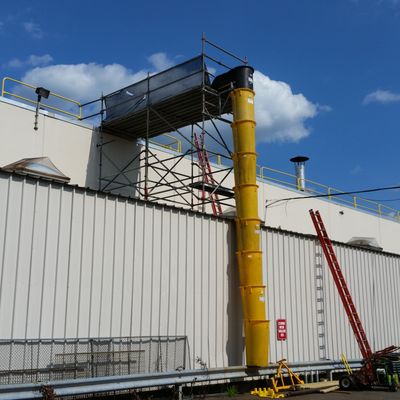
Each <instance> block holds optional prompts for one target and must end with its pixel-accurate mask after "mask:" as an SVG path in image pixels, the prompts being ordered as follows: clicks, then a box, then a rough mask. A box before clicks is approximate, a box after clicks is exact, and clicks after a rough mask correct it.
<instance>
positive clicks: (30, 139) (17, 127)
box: [0, 98, 400, 254]
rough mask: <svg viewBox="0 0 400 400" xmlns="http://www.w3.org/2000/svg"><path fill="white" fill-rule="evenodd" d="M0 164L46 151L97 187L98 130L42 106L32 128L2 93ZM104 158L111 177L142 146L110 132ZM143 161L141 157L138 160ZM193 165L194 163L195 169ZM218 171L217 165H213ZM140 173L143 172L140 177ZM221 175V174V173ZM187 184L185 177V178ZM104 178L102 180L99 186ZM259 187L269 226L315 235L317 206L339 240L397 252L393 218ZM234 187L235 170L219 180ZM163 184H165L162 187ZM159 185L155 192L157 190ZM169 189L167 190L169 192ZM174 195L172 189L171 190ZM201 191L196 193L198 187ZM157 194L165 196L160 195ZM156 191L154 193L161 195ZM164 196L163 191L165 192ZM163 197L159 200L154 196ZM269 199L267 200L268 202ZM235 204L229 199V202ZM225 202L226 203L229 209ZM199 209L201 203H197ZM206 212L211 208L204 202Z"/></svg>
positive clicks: (183, 200) (75, 180)
mask: <svg viewBox="0 0 400 400" xmlns="http://www.w3.org/2000/svg"><path fill="white" fill-rule="evenodd" d="M0 120H1V121H2V124H1V127H0V138H1V139H2V146H0V166H4V165H6V164H8V163H11V162H14V161H17V160H19V159H21V158H25V157H37V156H48V157H49V158H50V159H51V160H52V161H53V162H54V164H55V165H56V166H57V167H58V168H59V169H60V170H61V171H62V172H63V173H65V174H66V175H67V176H69V177H70V178H71V184H77V185H79V186H83V187H90V188H94V189H98V187H99V182H98V178H99V163H100V160H99V148H98V144H99V139H100V138H99V134H98V133H97V132H96V131H94V130H93V128H92V127H91V126H89V125H85V124H82V123H77V122H72V121H70V120H65V119H62V118H60V117H59V116H56V115H54V114H52V113H48V112H45V111H42V112H41V114H40V118H39V130H38V131H36V132H35V131H34V130H33V120H34V112H33V109H32V107H28V106H25V105H21V104H20V103H16V102H13V101H10V100H6V99H1V98H0ZM104 142H105V143H107V144H106V145H104V147H103V150H104V151H103V159H102V169H103V171H102V175H103V176H109V178H110V179H111V177H112V176H113V175H114V174H115V173H116V172H117V171H118V169H121V168H122V167H123V166H125V165H126V164H127V163H128V162H129V161H130V160H132V159H133V158H134V157H135V155H137V154H138V153H139V152H140V151H141V150H142V146H141V145H140V144H137V143H135V142H130V141H127V140H123V139H120V138H118V137H114V136H108V135H105V136H104ZM152 151H153V152H154V153H155V154H156V156H157V157H158V158H159V159H160V160H166V159H168V158H170V157H171V155H176V153H174V154H171V152H168V151H165V150H163V149H162V148H161V147H156V146H153V147H152ZM175 162H176V161H175V160H173V161H171V160H170V161H165V166H168V167H171V166H172V165H173V164H174V163H175ZM138 165H139V162H138V161H136V162H135V163H133V164H132V165H131V167H132V168H130V169H131V172H128V173H127V174H126V177H123V176H121V177H119V178H118V179H119V182H113V183H112V184H111V185H110V186H108V187H107V190H110V189H113V188H117V187H118V186H121V185H120V183H122V184H126V183H128V182H129V180H131V181H133V182H136V181H140V180H141V179H143V178H144V177H143V170H142V171H141V172H138V170H137V169H136V170H135V168H137V167H138ZM142 165H143V162H142ZM191 168H192V166H191V160H190V158H186V159H183V160H182V161H181V162H180V163H179V164H178V165H177V167H176V168H175V172H176V173H183V174H186V175H188V174H190V171H191ZM196 169H197V168H195V170H196ZM213 170H214V171H216V170H218V166H215V165H214V166H213ZM140 173H141V174H142V176H140ZM164 173H165V172H163V171H161V170H158V171H156V170H154V169H150V171H149V179H150V180H153V181H154V182H157V181H159V180H160V179H161V177H162V176H163V175H164ZM222 175H223V174H222ZM165 179H166V180H168V181H172V180H176V179H177V177H176V176H174V175H173V174H169V175H167V176H166V177H164V180H165ZM187 183H189V182H187ZM104 184H106V183H105V182H103V187H104ZM258 184H259V187H260V190H259V215H260V218H261V219H262V220H263V221H265V224H266V225H268V226H271V227H276V228H279V227H280V228H282V229H285V230H289V231H294V232H299V233H305V234H314V233H315V232H314V227H313V226H312V223H311V220H310V217H309V214H308V210H309V209H310V208H314V209H318V210H320V211H321V214H322V216H323V218H324V220H325V222H326V226H327V229H328V233H329V234H330V236H331V238H332V239H334V240H337V241H342V242H347V241H348V240H350V239H351V238H352V237H373V238H375V239H376V240H377V242H378V244H379V245H380V246H381V247H383V249H384V250H385V251H388V252H393V253H397V254H400V241H399V240H398V237H400V223H399V222H396V221H394V220H390V219H387V218H385V217H383V216H382V217H380V216H379V215H377V214H371V213H368V212H366V211H363V210H361V209H355V208H354V207H352V206H351V205H346V204H338V203H337V202H335V201H334V200H326V199H306V200H295V201H289V202H280V203H277V204H274V205H271V206H268V207H265V206H266V204H271V202H272V201H274V200H276V199H283V198H288V197H297V196H303V195H304V192H300V191H297V190H293V189H290V188H289V187H283V186H279V185H278V184H276V183H274V182H271V181H267V180H259V181H258ZM223 185H224V186H226V187H232V186H233V185H234V182H233V174H231V175H230V176H228V178H227V179H226V180H225V181H224V183H223ZM164 188H165V187H164ZM162 190H163V186H160V187H159V188H158V189H156V190H155V192H161V191H162ZM115 192H116V193H122V194H125V195H130V196H137V195H138V192H137V191H136V190H135V189H131V188H120V189H117V190H115ZM170 194H171V193H168V195H170ZM172 194H174V193H172ZM197 194H198V195H199V196H200V193H199V192H197ZM159 196H163V195H162V194H161V195H159ZM159 196H158V197H159ZM165 196H166V195H165ZM169 200H175V201H179V202H180V204H179V206H182V207H190V204H191V196H190V194H188V193H186V194H185V193H183V194H182V195H178V194H176V195H174V196H173V197H172V198H170V199H169ZM157 201H158V202H160V201H161V202H162V200H157ZM267 201H268V203H267ZM228 203H230V204H232V206H233V205H234V202H233V201H230V202H228ZM228 208H229V207H226V208H225V210H227V209H228ZM195 209H197V210H201V209H202V207H201V206H197V207H195ZM206 211H207V212H210V213H211V207H210V206H209V205H208V206H207V207H206Z"/></svg>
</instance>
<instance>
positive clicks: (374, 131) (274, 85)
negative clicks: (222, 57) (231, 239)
mask: <svg viewBox="0 0 400 400" xmlns="http://www.w3.org/2000/svg"><path fill="white" fill-rule="evenodd" d="M33 4H34V5H33ZM0 11H1V12H0V42H1V44H2V45H1V52H0V75H1V76H7V75H9V76H12V77H16V78H25V79H27V78H29V79H30V80H38V79H43V80H46V82H45V84H47V85H50V84H51V85H53V86H57V89H58V88H59V91H61V93H63V92H62V90H63V89H64V90H67V91H68V93H66V94H68V95H76V96H78V97H81V98H83V99H84V100H85V99H89V98H96V97H97V96H98V94H99V93H95V92H96V91H97V90H100V89H99V88H100V87H101V88H103V90H105V91H107V89H108V88H109V87H114V88H117V87H121V86H123V85H124V84H126V82H127V81H129V80H130V79H137V78H139V77H141V76H142V75H141V74H143V73H144V71H147V70H150V71H155V70H158V69H162V68H163V67H164V66H167V65H170V64H171V63H172V64H173V63H176V62H180V61H182V60H184V59H185V58H190V57H193V56H195V55H197V54H199V53H200V49H201V41H200V38H201V33H202V32H205V34H206V36H207V37H208V38H210V40H213V41H215V42H217V43H219V44H221V45H222V46H224V47H226V48H229V49H231V50H232V51H234V52H235V53H237V54H240V55H246V56H247V57H248V59H249V61H250V64H251V65H253V66H254V67H255V69H256V70H257V71H259V73H260V75H259V77H258V85H259V88H260V90H257V88H256V92H257V97H256V101H258V102H259V103H258V104H259V114H258V115H257V119H258V120H259V121H260V123H259V129H258V135H259V138H260V140H259V143H258V152H259V154H260V163H262V164H265V165H268V166H270V167H274V168H278V169H283V170H286V171H291V166H290V165H289V162H288V159H289V158H290V157H292V156H294V155H297V154H305V155H308V156H309V157H310V159H311V160H310V162H309V164H308V170H307V172H308V177H309V178H310V179H313V180H316V181H319V182H323V183H326V184H329V185H332V186H334V187H338V188H341V189H344V190H357V189H362V188H370V187H379V186H389V185H395V184H400V178H399V176H398V152H399V149H400V139H399V134H400V118H399V116H400V112H399V111H400V52H399V49H400V46H399V44H400V1H399V0H358V1H357V0H335V1H328V0H263V1H261V0H258V1H253V2H251V3H249V2H247V3H246V2H243V1H237V0H231V1H212V2H211V1H202V2H192V1H169V2H165V1H158V0H154V1H152V2H132V1H115V2H108V1H107V2H105V1H102V0H98V1H75V0H70V1H68V2H66V1H61V2H54V1H47V0H44V1H40V2H35V3H33V2H32V1H23V0H21V1H18V2H10V1H4V2H2V4H1V6H0ZM61 66H64V69H60V68H61ZM65 66H68V67H65ZM107 68H108V69H107ZM60 71H63V72H62V73H60ZM86 78H87V79H89V78H91V79H92V81H91V83H90V82H89V83H87V85H86V86H85V82H86V81H85V79H86ZM60 79H64V82H60V81H59V80H60ZM93 79H94V80H93ZM57 80H58V81H57ZM77 80H78V81H79V82H80V88H79V89H78V88H77V87H76V86H75V85H74V84H73V82H76V81H77ZM110 81H113V82H112V84H113V85H114V86H112V85H111V86H110ZM33 83H35V84H36V83H37V82H33ZM118 85H120V86H118ZM82 87H83V88H82ZM51 88H52V89H53V87H51ZM368 197H370V198H372V197H373V195H372V194H371V195H369V196H368ZM375 197H376V198H379V199H389V198H397V197H400V195H399V194H398V193H397V194H396V193H395V192H392V193H390V192H388V193H379V194H377V195H375ZM399 204H400V202H389V203H387V205H390V206H398V205H399Z"/></svg>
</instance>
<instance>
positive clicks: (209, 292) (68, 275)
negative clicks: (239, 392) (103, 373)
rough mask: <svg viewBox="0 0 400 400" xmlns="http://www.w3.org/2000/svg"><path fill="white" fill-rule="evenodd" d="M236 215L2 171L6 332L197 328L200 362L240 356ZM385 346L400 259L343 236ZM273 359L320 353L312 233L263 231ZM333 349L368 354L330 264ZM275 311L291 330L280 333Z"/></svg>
mask: <svg viewBox="0 0 400 400" xmlns="http://www.w3.org/2000/svg"><path fill="white" fill-rule="evenodd" d="M233 229H234V226H233V224H232V223H231V221H229V220H222V219H214V218H212V217H209V216H202V215H199V214H193V213H190V212H188V211H184V210H177V209H172V208H168V207H163V206H158V205H155V204H149V203H143V202H138V201H134V200H129V199H123V198H118V197H113V196H107V195H105V194H101V193H95V192H92V191H86V190H84V189H80V188H75V187H71V186H62V185H58V184H54V183H48V182H43V181H37V180H33V179H30V178H28V179H24V178H22V177H18V176H15V175H12V176H10V175H8V174H5V173H0V263H1V264H0V268H1V270H0V337H1V338H3V339H8V338H64V337H99V336H103V337H108V336H158V335H172V336H176V335H187V336H188V340H189V347H190V356H191V360H192V364H193V365H195V360H196V358H197V357H199V358H200V359H201V360H202V361H204V362H206V363H207V365H208V366H209V367H216V366H218V367H222V366H227V365H237V364H241V363H242V354H243V352H242V350H243V341H242V332H241V306H240V298H239V290H238V277H237V271H236V268H235V266H234V256H233V255H234V248H233V246H234V243H233V234H234V232H233ZM336 248H337V251H338V256H339V258H340V260H341V261H342V264H343V269H344V274H345V276H346V278H347V279H348V282H349V286H350V290H351V292H352V293H353V295H354V299H355V303H356V305H357V307H358V309H359V311H360V314H361V318H362V320H363V321H365V326H366V330H367V334H368V336H369V337H370V338H371V342H372V344H373V346H374V347H375V348H376V349H379V348H382V347H385V346H386V345H390V344H395V343H399V342H400V332H399V329H398V323H397V321H398V320H399V319H400V300H399V295H398V290H397V288H398V286H399V283H400V261H399V260H400V258H399V257H396V256H392V255H388V254H379V253H374V252H370V251H365V250H358V249H354V248H350V247H348V246H340V245H337V246H336ZM262 249H263V251H264V254H265V256H264V259H263V264H264V277H265V280H266V284H267V291H268V302H267V304H268V318H269V319H270V320H271V340H270V344H271V354H270V359H271V361H275V360H277V359H280V358H287V359H288V360H290V361H308V360H310V361H312V360H318V359H319V358H320V349H319V347H318V333H319V332H320V329H321V327H318V325H317V316H318V315H317V306H316V299H317V289H316V252H318V251H320V250H318V246H317V245H316V243H315V240H314V239H313V238H309V237H304V236H301V235H296V234H290V233H287V232H282V231H277V230H264V231H263V233H262ZM323 296H324V309H325V318H324V328H325V330H326V334H325V335H326V336H325V341H326V356H327V357H328V358H335V359H337V358H338V356H339V354H340V352H342V351H343V352H345V353H346V355H347V356H348V357H349V358H354V357H359V353H358V350H357V346H356V343H355V341H354V338H353V335H352V333H351V330H350V327H349V325H348V322H347V318H346V316H345V314H344V312H343V307H342V306H341V304H340V303H339V302H340V300H339V297H338V295H337V292H336V289H335V288H334V287H333V285H332V279H331V277H330V273H329V271H328V269H327V267H326V265H325V266H324V285H323ZM277 318H286V319H287V321H288V340H287V341H285V342H277V341H276V333H275V330H276V325H275V322H274V321H275V320H276V319H277Z"/></svg>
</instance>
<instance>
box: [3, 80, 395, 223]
mask: <svg viewBox="0 0 400 400" xmlns="http://www.w3.org/2000/svg"><path fill="white" fill-rule="evenodd" d="M6 82H13V83H16V84H17V85H21V86H23V87H27V88H29V89H33V90H35V89H36V87H35V86H33V85H30V84H28V83H25V82H22V81H19V80H17V79H14V78H11V77H5V78H3V80H2V85H1V95H2V96H5V95H6V96H10V97H15V98H17V99H20V100H23V101H26V102H28V103H31V104H34V105H36V104H37V101H35V100H32V99H29V98H27V97H24V96H21V95H19V94H16V93H14V92H10V91H8V90H6ZM50 96H53V97H55V98H57V99H60V100H63V101H65V102H67V103H71V104H73V105H74V106H75V107H77V108H78V112H77V113H73V112H70V111H68V110H64V109H62V108H59V107H54V106H51V105H48V104H45V103H43V102H41V103H40V106H41V107H43V108H47V109H49V110H53V111H56V112H59V113H61V114H64V115H68V116H70V117H74V118H76V119H78V120H80V119H82V104H81V103H80V102H78V101H76V100H73V99H70V98H68V97H65V96H62V95H60V94H58V93H54V92H50ZM161 136H163V137H167V138H169V139H171V142H167V143H164V142H160V141H157V140H154V139H152V140H150V142H151V143H154V144H156V145H157V146H160V147H163V148H165V149H168V150H172V151H175V152H178V153H181V152H182V141H181V140H179V139H178V138H176V137H175V136H172V135H170V134H163V135H161ZM210 159H211V162H214V163H215V164H217V165H222V161H221V159H222V157H221V155H219V154H213V155H210ZM214 159H215V160H214ZM257 177H258V178H261V179H266V180H269V181H272V182H276V183H278V184H281V185H284V186H287V187H290V188H292V189H297V190H299V189H300V181H299V180H298V178H297V177H296V176H295V175H293V174H290V173H287V172H284V171H280V170H277V169H273V168H269V167H265V166H260V165H258V166H257ZM289 179H290V180H289ZM304 182H305V183H306V187H307V189H306V191H305V192H306V193H309V194H316V195H320V194H322V195H327V198H328V199H329V200H330V201H333V202H335V203H339V204H345V205H347V206H350V207H353V208H356V209H360V210H364V211H367V212H370V213H372V214H375V215H379V216H382V217H386V218H389V219H391V220H394V221H397V222H400V211H399V210H396V209H394V208H392V207H388V206H385V205H383V204H380V203H378V202H375V201H373V200H368V199H364V198H362V197H359V196H351V195H347V196H331V195H333V194H338V193H343V191H342V190H339V189H335V188H333V187H330V186H327V185H324V184H321V183H318V182H314V181H312V180H310V179H304ZM303 193H304V192H303Z"/></svg>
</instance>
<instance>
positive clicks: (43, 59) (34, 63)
mask: <svg viewBox="0 0 400 400" xmlns="http://www.w3.org/2000/svg"><path fill="white" fill-rule="evenodd" d="M52 61H53V57H52V56H51V55H50V54H44V55H42V56H37V55H35V54H31V55H30V56H29V57H28V58H27V59H26V60H20V59H19V58H13V59H11V60H10V61H8V62H7V63H6V64H3V67H6V68H22V67H24V66H26V65H28V66H31V67H39V66H45V65H48V64H50V63H51V62H52Z"/></svg>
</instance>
